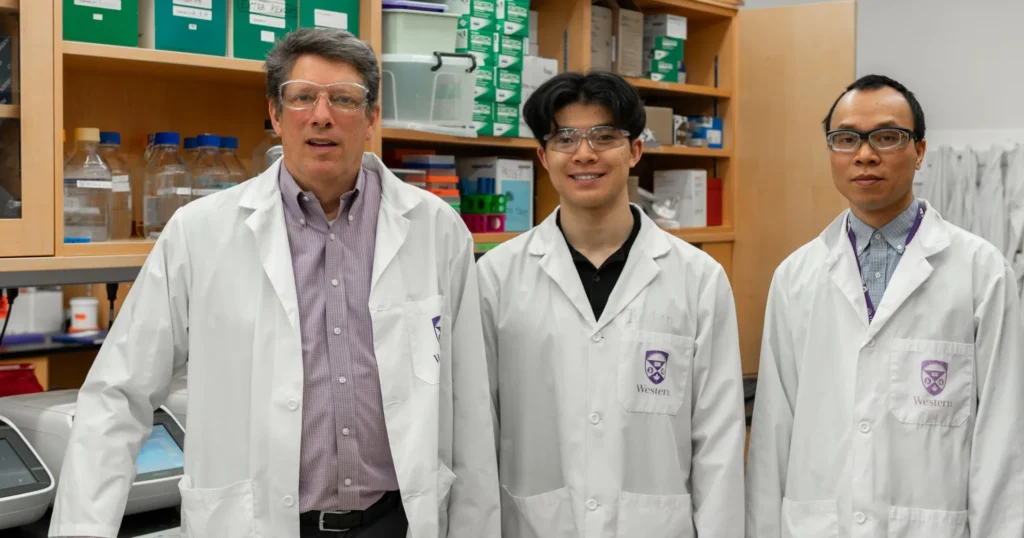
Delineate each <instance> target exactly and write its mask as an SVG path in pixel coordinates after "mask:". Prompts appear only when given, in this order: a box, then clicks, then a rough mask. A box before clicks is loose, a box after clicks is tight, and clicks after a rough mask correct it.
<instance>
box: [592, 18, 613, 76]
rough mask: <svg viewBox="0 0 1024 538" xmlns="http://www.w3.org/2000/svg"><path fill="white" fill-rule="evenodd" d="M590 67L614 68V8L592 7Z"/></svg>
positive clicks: (604, 69) (598, 68) (609, 69)
mask: <svg viewBox="0 0 1024 538" xmlns="http://www.w3.org/2000/svg"><path fill="white" fill-rule="evenodd" d="M590 67H591V69H594V70H602V71H611V69H612V10H611V9H609V8H606V7H603V6H591V7H590Z"/></svg>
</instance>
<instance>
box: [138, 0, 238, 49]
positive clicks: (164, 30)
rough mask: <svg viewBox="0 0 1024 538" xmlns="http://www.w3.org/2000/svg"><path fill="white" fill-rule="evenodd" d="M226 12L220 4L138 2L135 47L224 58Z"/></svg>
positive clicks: (189, 0) (196, 0)
mask: <svg viewBox="0 0 1024 538" xmlns="http://www.w3.org/2000/svg"><path fill="white" fill-rule="evenodd" d="M227 9H228V3H227V2H224V1H220V0H139V46H140V47H143V48H147V49H157V50H172V51H176V52H191V53H195V54H210V55H214V56H224V54H225V53H226V52H227V48H228V13H227Z"/></svg>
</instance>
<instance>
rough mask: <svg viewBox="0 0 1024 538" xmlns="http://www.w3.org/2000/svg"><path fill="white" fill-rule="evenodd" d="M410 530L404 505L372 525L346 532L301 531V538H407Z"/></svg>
mask: <svg viewBox="0 0 1024 538" xmlns="http://www.w3.org/2000/svg"><path fill="white" fill-rule="evenodd" d="M408 530H409V521H408V520H407V519H406V518H405V509H404V508H402V504H401V503H399V504H398V506H397V507H396V508H395V509H394V510H392V511H391V513H389V514H388V515H386V516H384V517H382V518H380V519H378V520H377V521H374V522H373V523H371V524H370V525H366V526H363V527H359V528H355V529H352V530H350V531H345V532H327V531H319V530H311V531H307V530H305V529H303V530H302V531H301V538H405V534H406V532H407V531H408Z"/></svg>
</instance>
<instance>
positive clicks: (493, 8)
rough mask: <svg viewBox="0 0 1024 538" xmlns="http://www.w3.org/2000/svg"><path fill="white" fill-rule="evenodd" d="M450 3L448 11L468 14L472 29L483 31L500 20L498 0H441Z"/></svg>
mask: <svg viewBox="0 0 1024 538" xmlns="http://www.w3.org/2000/svg"><path fill="white" fill-rule="evenodd" d="M440 3H443V4H447V5H448V13H455V14H458V15H468V16H469V18H470V21H471V25H470V29H471V30H477V31H483V30H486V27H487V26H488V25H489V24H490V25H493V23H494V21H497V20H498V0H445V1H444V2H440Z"/></svg>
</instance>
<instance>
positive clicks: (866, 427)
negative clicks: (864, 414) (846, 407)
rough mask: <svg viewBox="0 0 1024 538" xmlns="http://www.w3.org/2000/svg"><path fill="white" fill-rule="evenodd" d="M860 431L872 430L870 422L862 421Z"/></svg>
mask: <svg viewBox="0 0 1024 538" xmlns="http://www.w3.org/2000/svg"><path fill="white" fill-rule="evenodd" d="M860 431H861V432H863V433H868V432H870V431H871V425H870V424H868V423H867V422H861V423H860Z"/></svg>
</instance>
